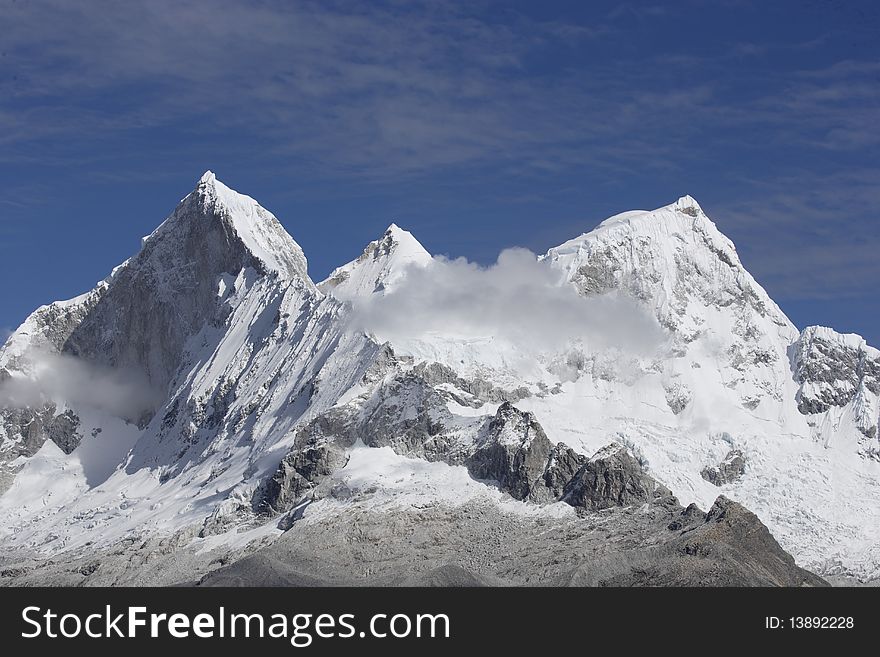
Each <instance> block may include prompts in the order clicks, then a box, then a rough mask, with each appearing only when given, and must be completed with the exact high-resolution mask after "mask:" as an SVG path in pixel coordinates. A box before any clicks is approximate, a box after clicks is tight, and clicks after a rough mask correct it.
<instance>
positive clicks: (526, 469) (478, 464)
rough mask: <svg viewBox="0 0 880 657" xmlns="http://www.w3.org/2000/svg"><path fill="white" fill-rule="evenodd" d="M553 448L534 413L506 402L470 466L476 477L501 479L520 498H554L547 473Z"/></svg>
mask: <svg viewBox="0 0 880 657" xmlns="http://www.w3.org/2000/svg"><path fill="white" fill-rule="evenodd" d="M553 451H554V447H553V445H552V443H551V442H550V440H549V439H548V438H547V435H546V434H545V433H544V430H543V429H542V428H541V425H540V424H538V422H537V420H535V417H534V415H532V414H531V413H525V412H523V411H520V410H519V409H517V408H516V407H514V406H513V405H512V404H511V403H510V402H504V403H503V404H501V406H500V407H499V408H498V411H497V413H496V414H495V417H494V418H492V420H491V421H490V422H489V424H488V426H487V427H486V430H485V434H484V436H483V437H482V438H481V440H480V441H479V442H478V445H477V449H476V451H475V452H474V453H473V454H472V455H471V456H470V457H469V458H468V459H467V462H466V465H467V467H468V470H469V471H470V473H471V475H472V476H473V477H474V478H475V479H481V480H492V481H497V482H498V485H499V486H500V488H501V490H503V491H505V492H507V493H510V495H511V496H513V497H515V498H516V499H518V500H526V499H528V500H531V501H550V500H551V499H552V496H551V494H550V492H549V491H548V490H547V488H546V486H545V485H544V473H545V471H546V469H547V464H548V462H549V460H550V455H551V453H552V452H553Z"/></svg>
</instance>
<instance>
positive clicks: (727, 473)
mask: <svg viewBox="0 0 880 657" xmlns="http://www.w3.org/2000/svg"><path fill="white" fill-rule="evenodd" d="M745 472H746V457H745V456H744V455H743V453H742V452H741V451H739V450H738V449H732V450H730V451H729V452H728V453H727V456H725V457H724V460H723V461H721V463H719V464H718V465H713V466H707V467H705V468H703V470H702V471H701V472H700V476H702V477H703V479H705V480H706V481H708V482H709V483H712V484H715V485H716V486H723V485H725V484H732V483H733V482H735V481H738V480H739V478H740V477H742V476H743V475H744V474H745Z"/></svg>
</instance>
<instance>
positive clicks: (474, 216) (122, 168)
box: [0, 0, 880, 345]
mask: <svg viewBox="0 0 880 657" xmlns="http://www.w3.org/2000/svg"><path fill="white" fill-rule="evenodd" d="M878 33H880V5H876V3H871V2H827V1H819V0H813V1H809V0H803V1H801V2H790V3H789V2H772V3H768V2H745V1H739V0H727V1H720V2H702V1H699V0H682V1H680V2H664V3H636V2H613V3H612V2H552V1H549V0H544V1H542V2H507V3H492V2H481V1H479V0H477V1H475V2H468V3H452V2H425V3H413V4H409V3H403V2H387V3H381V2H370V3H360V2H359V3H354V2H350V3H345V2H338V3H337V2H315V3H291V2H272V1H268V0H267V1H261V2H240V1H236V2H233V1H232V0H216V1H214V2H200V3H186V2H179V1H177V2H168V1H166V0H152V1H151V2H144V3H141V4H140V6H138V5H137V4H136V3H109V2H108V3H104V2H88V1H83V2H77V3H72V2H67V1H64V0H48V1H40V0H35V1H31V2H25V1H18V2H14V1H10V0H0V327H6V328H9V327H14V326H16V325H18V324H19V323H20V322H21V321H22V320H23V319H24V317H25V316H26V315H27V314H28V313H29V312H30V311H31V310H33V309H34V308H35V307H36V306H38V305H40V304H42V303H46V302H49V301H51V300H54V299H59V298H67V297H70V296H73V295H76V294H78V293H81V292H83V291H85V290H87V289H90V288H91V287H92V286H93V285H94V284H95V282H96V281H98V280H100V279H101V278H103V277H104V276H106V274H107V273H108V272H109V271H110V269H111V268H112V267H113V266H115V265H116V264H118V263H119V262H121V261H122V260H124V259H125V258H127V257H128V256H130V255H131V254H132V253H134V252H135V251H136V250H137V248H138V244H139V239H140V237H141V236H142V235H145V234H147V233H149V232H150V231H151V230H152V229H153V228H154V227H155V226H156V225H157V224H158V223H159V222H160V221H161V220H162V219H163V218H164V217H165V216H166V215H167V214H168V213H169V212H170V210H171V209H172V208H173V207H174V205H175V203H176V201H177V200H178V199H180V198H181V197H182V196H184V195H185V194H186V193H188V192H189V191H190V190H191V189H192V187H193V186H194V185H195V182H196V180H197V179H198V178H199V177H200V175H201V174H202V172H203V171H205V170H206V169H212V170H213V171H215V172H216V173H217V175H218V177H219V178H220V179H221V180H223V181H224V182H226V183H227V184H229V185H230V186H231V187H233V188H235V189H238V190H239V191H242V192H245V193H248V194H250V195H251V196H254V197H255V198H257V199H258V200H259V201H260V202H261V203H262V204H263V205H265V206H266V207H267V208H269V209H270V210H272V211H273V212H274V213H275V214H276V215H277V216H278V217H279V218H280V219H281V220H282V222H283V223H284V225H285V226H286V227H287V229H288V230H289V232H290V233H291V234H292V235H293V236H294V238H295V239H296V240H297V241H298V242H299V243H300V244H301V245H302V246H303V248H304V250H305V252H306V255H307V257H308V258H309V262H310V271H311V273H312V276H313V278H315V279H320V278H323V276H325V275H326V274H327V273H328V272H329V271H330V270H331V269H332V268H333V267H334V266H336V265H338V264H342V263H343V262H346V261H348V260H350V259H352V258H353V257H355V256H356V255H357V254H358V253H360V251H361V249H362V248H363V246H364V244H365V243H366V242H368V241H370V240H371V239H375V238H376V237H377V236H378V235H379V234H380V233H381V231H382V230H383V229H384V228H385V227H386V226H387V225H388V224H389V223H391V222H392V221H395V222H397V223H398V224H400V225H401V226H403V227H405V228H408V229H409V230H411V231H413V233H414V234H415V235H416V236H417V237H418V238H419V239H420V241H422V243H423V244H425V246H426V247H427V248H428V249H429V250H430V251H431V252H433V253H445V254H449V255H454V256H459V255H461V256H466V257H468V258H470V259H473V260H477V261H480V262H490V261H492V260H494V258H495V256H496V255H497V253H498V252H499V250H501V249H502V248H505V247H509V246H515V245H516V246H525V247H527V248H530V249H532V250H534V251H536V252H543V251H545V250H546V249H547V248H548V247H550V246H553V245H555V244H558V243H560V242H562V241H564V240H566V239H568V238H570V237H573V236H575V235H578V234H580V233H581V232H584V231H586V230H589V229H590V228H592V227H593V226H594V225H595V224H596V223H598V222H599V221H600V220H601V219H603V218H604V217H606V216H608V215H611V214H615V213H617V212H619V211H622V210H626V209H632V208H654V207H658V206H661V205H665V204H667V203H669V202H672V201H674V200H675V199H676V198H678V197H679V196H682V195H684V194H691V195H692V196H694V197H695V198H697V199H698V200H699V201H700V203H701V205H702V206H703V208H704V209H705V210H706V211H707V212H708V214H709V215H710V216H711V217H712V218H713V219H714V220H715V222H716V223H717V224H718V226H719V227H720V228H721V230H722V231H723V232H725V233H726V234H727V235H729V236H730V237H731V239H733V240H734V242H735V243H736V244H737V248H738V250H739V252H740V255H741V258H742V260H743V261H744V263H745V265H746V266H747V267H748V268H749V269H750V270H751V271H752V273H753V274H754V275H755V276H756V278H757V279H758V281H759V282H761V283H762V284H763V285H764V286H765V287H766V288H767V290H768V291H769V293H770V295H771V296H772V297H773V298H774V299H776V300H777V301H778V302H779V303H780V305H781V306H782V307H783V309H784V310H785V311H786V312H787V313H788V314H789V316H790V317H791V318H792V320H793V321H794V322H795V323H796V324H798V325H799V326H805V325H807V324H826V325H831V326H834V327H835V328H837V329H839V330H842V331H853V332H858V333H861V334H863V335H865V336H866V337H867V338H868V339H869V341H870V342H872V343H874V344H877V345H880V311H878V304H877V301H876V287H877V283H878V281H880V258H878V257H877V254H878V253H880V237H878V230H877V228H878V223H877V221H878V219H877V208H878V207H880V186H878V181H880V158H878V155H880V127H878V126H880V45H878V43H880V39H878V38H877V34H878Z"/></svg>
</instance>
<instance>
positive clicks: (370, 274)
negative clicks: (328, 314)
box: [318, 223, 432, 301]
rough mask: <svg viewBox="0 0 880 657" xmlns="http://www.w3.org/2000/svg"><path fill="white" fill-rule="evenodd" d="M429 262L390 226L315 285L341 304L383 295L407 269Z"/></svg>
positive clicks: (409, 235) (411, 238)
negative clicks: (355, 255) (356, 255)
mask: <svg viewBox="0 0 880 657" xmlns="http://www.w3.org/2000/svg"><path fill="white" fill-rule="evenodd" d="M431 259H432V258H431V254H430V253H428V251H427V250H426V249H425V247H423V246H422V245H421V243H420V242H419V241H418V240H417V239H416V238H415V237H414V236H413V234H412V233H410V232H409V231H407V230H404V229H402V228H400V227H399V226H398V225H397V224H396V223H392V224H391V225H390V226H388V228H387V229H386V230H385V232H384V233H383V234H382V237H381V238H379V239H377V240H373V241H372V242H370V243H369V244H367V246H366V248H365V249H364V251H363V253H361V255H360V256H358V257H357V258H356V259H355V260H352V261H351V262H349V263H347V264H345V265H343V266H341V267H337V268H336V269H334V270H333V271H332V272H331V273H330V275H329V276H328V277H327V278H326V279H324V280H323V281H321V282H320V283H319V284H318V289H320V290H321V291H322V292H325V293H327V294H332V295H333V296H334V297H336V298H337V299H340V300H341V301H352V300H354V299H356V298H365V297H368V296H369V295H371V294H373V293H384V292H385V291H387V290H388V289H390V287H393V285H394V283H395V282H397V281H399V280H400V278H401V277H402V276H404V275H405V272H406V269H407V268H408V267H411V266H417V267H424V266H426V265H427V264H428V263H430V262H431Z"/></svg>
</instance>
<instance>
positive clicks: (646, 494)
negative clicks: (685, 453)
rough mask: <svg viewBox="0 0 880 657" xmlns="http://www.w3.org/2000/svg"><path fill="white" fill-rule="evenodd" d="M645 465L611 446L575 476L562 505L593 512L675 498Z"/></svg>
mask: <svg viewBox="0 0 880 657" xmlns="http://www.w3.org/2000/svg"><path fill="white" fill-rule="evenodd" d="M671 497H672V493H671V492H670V491H669V489H668V488H666V487H665V486H662V485H660V484H658V483H657V482H656V481H655V480H654V479H653V478H651V477H649V476H648V475H647V474H646V473H645V471H644V470H643V469H642V466H641V464H640V463H639V462H638V461H636V459H635V458H633V457H632V455H631V454H630V453H629V452H627V451H626V450H625V449H623V448H622V447H618V446H614V445H612V446H609V447H606V448H605V449H603V450H602V451H601V452H599V453H598V454H596V456H594V457H593V458H592V459H590V460H589V461H587V462H586V463H584V465H583V466H582V467H581V468H580V469H579V470H578V471H577V473H575V475H574V477H573V478H572V479H571V480H570V481H569V482H568V483H567V484H566V485H565V488H564V489H563V495H562V501H563V502H566V503H568V504H570V505H571V506H574V507H582V508H584V509H589V510H592V511H599V510H601V509H607V508H609V507H612V506H629V505H631V504H643V503H645V502H649V501H653V500H655V499H659V498H671Z"/></svg>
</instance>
